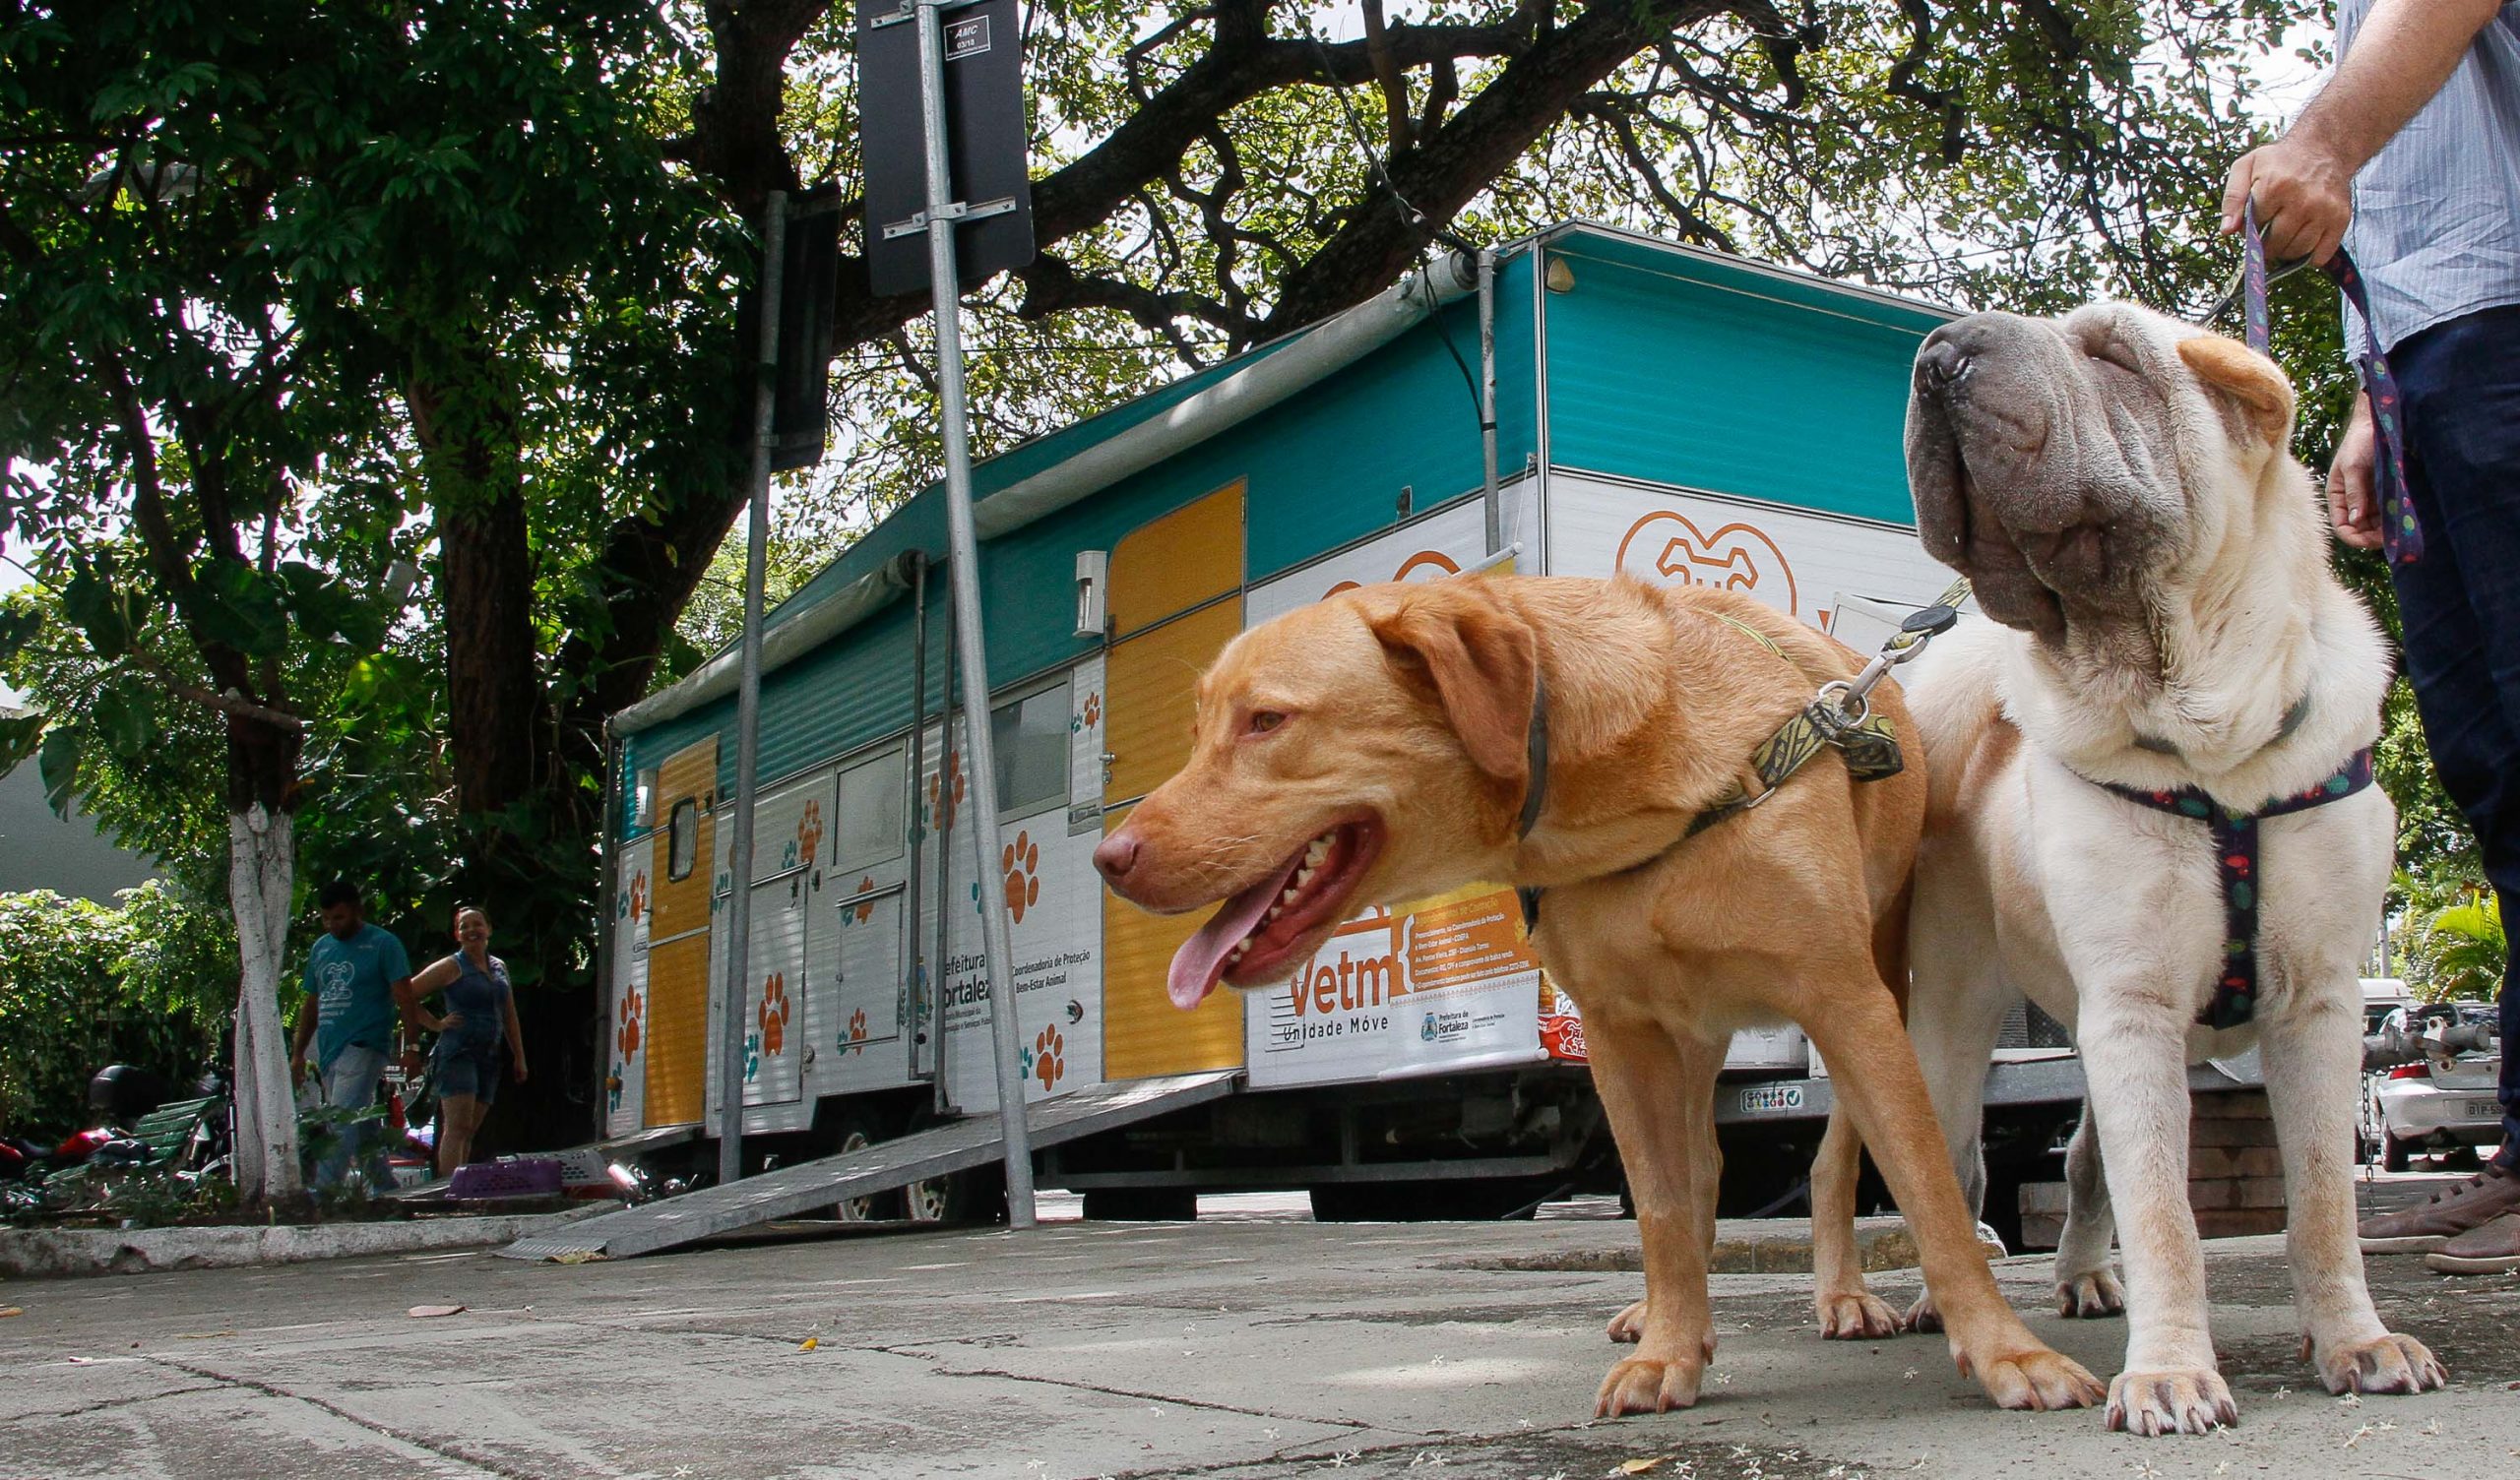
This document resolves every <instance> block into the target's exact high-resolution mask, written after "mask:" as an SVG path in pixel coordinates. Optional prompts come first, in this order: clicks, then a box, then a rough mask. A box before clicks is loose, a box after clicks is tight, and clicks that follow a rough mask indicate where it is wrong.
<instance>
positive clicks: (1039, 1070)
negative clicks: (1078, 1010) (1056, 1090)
mask: <svg viewBox="0 0 2520 1480" xmlns="http://www.w3.org/2000/svg"><path fill="white" fill-rule="evenodd" d="M1066 1073H1067V1039H1065V1038H1063V1037H1061V1036H1060V1035H1059V1030H1058V1024H1056V1023H1052V1024H1051V1025H1050V1026H1048V1027H1045V1028H1043V1029H1041V1035H1040V1037H1038V1038H1035V1039H1034V1040H1033V1078H1035V1079H1040V1081H1041V1087H1042V1088H1044V1089H1047V1088H1049V1087H1050V1086H1051V1085H1053V1084H1055V1083H1057V1082H1058V1081H1059V1077H1060V1076H1061V1075H1064V1074H1066Z"/></svg>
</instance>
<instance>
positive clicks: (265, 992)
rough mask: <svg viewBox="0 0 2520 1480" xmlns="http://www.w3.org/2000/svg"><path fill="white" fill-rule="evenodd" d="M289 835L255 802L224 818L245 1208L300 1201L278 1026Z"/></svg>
mask: <svg viewBox="0 0 2520 1480" xmlns="http://www.w3.org/2000/svg"><path fill="white" fill-rule="evenodd" d="M292 833H293V829H292V827H291V823H290V819H289V815H288V813H287V812H285V811H284V810H280V809H277V808H266V807H265V806H263V804H262V803H260V802H255V803H254V804H252V805H251V806H250V807H248V808H246V809H245V810H243V811H241V812H231V813H230V814H228V818H227V838H228V857H229V874H228V885H227V898H228V903H229V904H230V905H231V906H232V907H233V908H234V909H235V911H236V947H237V959H238V961H239V963H240V964H241V965H242V966H243V967H244V971H243V976H242V982H241V985H240V986H239V988H238V992H237V1001H236V1074H235V1080H236V1087H235V1101H236V1190H237V1192H238V1193H239V1194H240V1195H242V1197H243V1198H244V1200H245V1202H246V1203H247V1204H248V1205H253V1206H263V1207H282V1206H286V1205H289V1204H293V1203H299V1202H302V1201H303V1200H304V1199H305V1196H306V1186H305V1182H304V1180H303V1179H302V1178H301V1177H300V1176H299V1175H298V1165H297V1102H296V1095H295V1092H294V1086H293V1085H292V1084H291V1083H290V1082H289V1078H288V1046H287V1042H286V1040H285V1038H284V1029H283V1028H282V1026H281V1020H280V973H281V964H282V957H283V953H284V951H285V950H286V948H287V944H288V899H289V887H290V882H291V879H290V876H291V871H292V867H293V859H294V854H293V853H292V852H291V850H290V839H291V834H292Z"/></svg>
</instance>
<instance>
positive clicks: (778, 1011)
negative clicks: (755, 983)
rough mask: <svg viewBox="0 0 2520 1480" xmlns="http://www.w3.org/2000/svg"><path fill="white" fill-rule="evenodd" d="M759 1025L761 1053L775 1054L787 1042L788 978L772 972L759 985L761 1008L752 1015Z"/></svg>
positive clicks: (777, 972) (778, 972)
mask: <svg viewBox="0 0 2520 1480" xmlns="http://www.w3.org/2000/svg"><path fill="white" fill-rule="evenodd" d="M753 1016H754V1018H755V1019H756V1020H757V1021H759V1022H760V1024H761V1051H762V1052H763V1053H765V1054H775V1053H777V1052H779V1051H780V1048H781V1046H782V1045H784V1044H785V1043H786V1042H787V1041H788V976H787V973H786V972H784V971H773V972H771V973H770V978H769V980H767V981H765V982H763V983H762V984H761V1007H760V1009H759V1011H757V1012H756V1013H755V1014H754V1015H753Z"/></svg>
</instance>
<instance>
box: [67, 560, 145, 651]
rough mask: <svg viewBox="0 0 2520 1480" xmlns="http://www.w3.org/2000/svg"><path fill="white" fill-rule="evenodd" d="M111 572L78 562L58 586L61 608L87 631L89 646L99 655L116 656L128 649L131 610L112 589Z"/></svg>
mask: <svg viewBox="0 0 2520 1480" xmlns="http://www.w3.org/2000/svg"><path fill="white" fill-rule="evenodd" d="M109 577H110V572H106V571H99V570H98V569H96V568H94V567H91V566H87V565H84V564H83V565H81V566H80V567H79V569H78V572H77V573H76V574H75V575H73V576H72V577H71V578H70V580H69V581H68V583H67V584H65V585H64V586H62V587H61V609H62V610H63V611H64V612H66V613H68V614H69V617H70V620H71V621H73V622H75V623H77V624H78V626H79V630H80V631H81V632H83V633H85V634H87V638H88V646H89V647H91V648H95V649H96V655H97V656H98V657H102V658H107V659H111V658H118V657H120V656H122V655H123V654H124V653H126V652H128V651H130V650H131V627H132V622H131V611H130V608H129V606H128V605H127V604H126V603H125V601H124V599H123V595H122V593H121V592H120V591H117V590H115V589H114V588H113V585H112V582H111V580H110V579H109Z"/></svg>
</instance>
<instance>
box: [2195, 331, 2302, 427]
mask: <svg viewBox="0 0 2520 1480" xmlns="http://www.w3.org/2000/svg"><path fill="white" fill-rule="evenodd" d="M2178 357H2179V358H2180V359H2181V360H2184V361H2185V362H2186V364H2187V368H2188V369H2190V370H2192V371H2194V372H2196V378H2197V379H2198V380H2201V381H2203V382H2205V384H2206V385H2207V386H2208V387H2210V388H2212V389H2214V390H2217V391H2221V392H2222V393H2224V394H2225V395H2227V396H2229V397H2231V398H2232V400H2234V401H2237V402H2238V403H2239V406H2240V409H2241V410H2243V411H2245V412H2246V413H2247V414H2248V418H2249V423H2250V425H2252V426H2254V427H2256V428H2257V429H2258V431H2259V432H2260V433H2262V434H2263V435H2264V436H2265V438H2266V441H2267V443H2268V445H2269V446H2273V447H2279V448H2280V447H2282V446H2284V445H2285V444H2286V443H2287V442H2289V441H2291V440H2292V435H2293V383H2292V382H2291V381H2289V380H2286V379H2285V378H2284V372H2283V371H2281V370H2279V369H2277V368H2276V367H2275V362H2274V361H2273V360H2270V359H2268V358H2267V357H2266V356H2265V355H2262V354H2260V353H2258V352H2257V351H2256V350H2254V349H2251V348H2249V347H2248V346H2247V345H2246V344H2243V343H2241V342H2239V341H2238V340H2237V339H2225V338H2223V337H2222V336H2221V335H2214V334H2208V335H2199V336H2197V337H2196V338H2194V339H2181V340H2179V341H2178Z"/></svg>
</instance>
